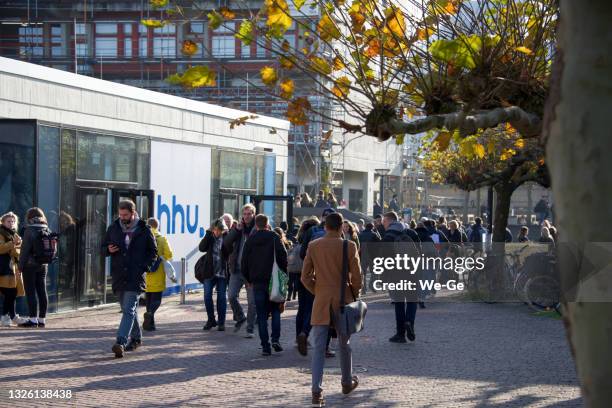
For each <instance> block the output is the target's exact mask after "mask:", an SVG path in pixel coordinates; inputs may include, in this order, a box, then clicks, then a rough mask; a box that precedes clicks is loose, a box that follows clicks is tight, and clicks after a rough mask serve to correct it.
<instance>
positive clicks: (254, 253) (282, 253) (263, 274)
mask: <svg viewBox="0 0 612 408" xmlns="http://www.w3.org/2000/svg"><path fill="white" fill-rule="evenodd" d="M275 252H276V264H277V265H278V267H279V268H280V269H281V270H283V271H284V272H286V271H287V250H286V249H285V246H284V245H283V243H282V242H281V240H280V237H279V236H278V235H277V234H276V233H275V232H273V231H267V230H261V231H257V232H255V233H254V234H253V235H251V236H250V237H249V239H248V240H247V242H246V244H245V245H244V253H243V254H242V264H241V270H242V275H243V276H244V279H245V280H246V281H247V282H249V283H252V284H253V286H255V287H260V288H265V289H268V284H269V283H270V278H271V277H272V265H273V263H274V261H273V259H274V253H275Z"/></svg>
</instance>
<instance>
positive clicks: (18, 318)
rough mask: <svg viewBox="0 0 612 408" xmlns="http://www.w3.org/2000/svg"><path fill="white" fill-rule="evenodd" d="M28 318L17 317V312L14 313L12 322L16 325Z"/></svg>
mask: <svg viewBox="0 0 612 408" xmlns="http://www.w3.org/2000/svg"><path fill="white" fill-rule="evenodd" d="M27 321H28V319H24V318H23V317H19V315H18V314H16V315H15V318H14V319H13V324H14V325H16V326H19V325H20V324H23V323H25V322H27Z"/></svg>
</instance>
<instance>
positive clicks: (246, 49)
mask: <svg viewBox="0 0 612 408" xmlns="http://www.w3.org/2000/svg"><path fill="white" fill-rule="evenodd" d="M240 56H241V57H242V58H250V57H251V46H250V45H244V44H242V46H241V47H240Z"/></svg>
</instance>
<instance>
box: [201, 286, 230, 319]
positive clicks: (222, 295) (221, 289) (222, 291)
mask: <svg viewBox="0 0 612 408" xmlns="http://www.w3.org/2000/svg"><path fill="white" fill-rule="evenodd" d="M215 286H216V287H217V315H218V317H219V319H218V320H217V323H219V324H220V325H224V324H225V312H226V311H227V295H226V290H227V279H225V278H218V277H214V278H210V279H206V280H205V281H204V306H205V307H206V315H207V316H208V321H210V322H214V321H215V305H214V304H213V288H214V287H215Z"/></svg>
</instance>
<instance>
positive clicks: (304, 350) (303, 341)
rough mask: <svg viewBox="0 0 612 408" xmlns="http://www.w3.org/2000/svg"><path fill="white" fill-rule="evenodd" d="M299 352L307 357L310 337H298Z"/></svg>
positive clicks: (303, 334) (304, 335) (301, 335)
mask: <svg viewBox="0 0 612 408" xmlns="http://www.w3.org/2000/svg"><path fill="white" fill-rule="evenodd" d="M297 346H298V352H299V353H300V354H301V355H303V356H305V355H308V336H306V334H305V333H300V334H298V336H297Z"/></svg>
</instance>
